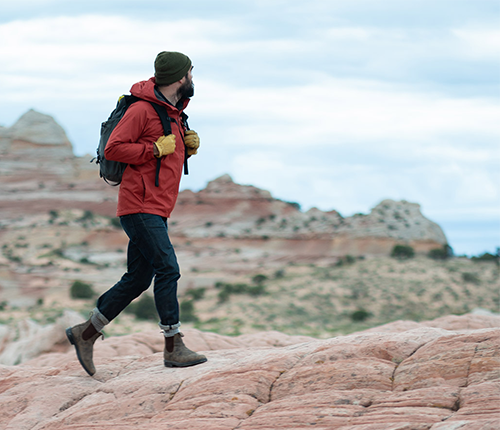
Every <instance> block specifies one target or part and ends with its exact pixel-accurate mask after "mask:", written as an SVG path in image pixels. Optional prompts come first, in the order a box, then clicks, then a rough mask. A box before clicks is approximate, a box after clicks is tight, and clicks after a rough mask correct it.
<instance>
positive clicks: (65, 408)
mask: <svg viewBox="0 0 500 430" xmlns="http://www.w3.org/2000/svg"><path fill="white" fill-rule="evenodd" d="M499 319H500V318H499V317H496V316H489V317H488V316H477V315H465V316H461V317H444V318H442V319H439V320H436V321H434V322H429V323H426V324H417V323H414V324H412V325H411V326H409V325H408V324H407V323H406V322H400V323H392V324H391V325H388V326H383V327H380V329H379V330H376V329H372V330H370V331H366V332H362V333H355V334H352V335H349V336H340V337H336V338H332V339H326V340H318V339H310V338H309V339H308V338H303V337H302V338H294V337H291V336H284V335H280V334H279V333H259V334H258V335H247V336H240V337H237V338H225V337H223V336H218V335H215V334H211V333H202V332H199V331H196V330H188V331H186V343H187V344H188V346H190V347H191V348H193V349H196V350H203V351H205V352H206V354H207V356H208V362H207V363H205V364H203V365H199V366H195V367H192V368H186V369H167V368H165V367H163V365H162V353H161V348H162V340H161V336H160V334H159V333H153V332H151V333H150V332H148V333H141V334H134V335H130V336H124V337H114V338H108V339H106V340H104V341H103V342H100V341H99V342H98V343H97V344H96V358H95V361H96V365H97V369H98V371H97V373H96V375H95V377H94V378H91V377H89V376H87V375H86V373H85V372H84V371H83V369H82V368H81V367H80V365H79V364H78V362H77V361H76V358H75V357H74V353H73V351H71V350H70V351H68V352H66V353H51V354H44V355H42V356H40V357H38V358H36V359H33V360H30V361H28V362H26V363H24V364H22V365H19V366H0V429H2V430H4V429H5V430H11V429H12V430H13V429H15V430H25V429H26V430H27V429H30V430H59V429H60V430H62V429H64V430H70V429H71V430H76V429H82V430H83V429H91V428H99V429H113V430H114V429H126V430H128V429H130V430H132V429H134V430H146V429H147V430H155V429H165V428H168V429H178V430H180V429H192V430H196V429H204V430H206V429H209V430H218V429H220V430H223V429H224V430H225V429H241V430H257V429H306V428H315V429H322V430H327V429H342V430H348V429H349V430H375V429H380V430H382V429H384V430H386V429H389V430H391V429H392V430H403V429H405V430H420V429H421V430H424V429H431V430H455V429H463V430H465V429H468V430H473V429H483V430H485V429H490V430H493V429H497V428H499V424H500V410H499V406H500V322H499ZM450 327H453V328H452V329H451V328H450Z"/></svg>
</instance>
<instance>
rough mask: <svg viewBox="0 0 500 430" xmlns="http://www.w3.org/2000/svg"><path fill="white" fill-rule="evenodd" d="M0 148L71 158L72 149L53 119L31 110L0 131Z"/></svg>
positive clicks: (8, 150)
mask: <svg viewBox="0 0 500 430" xmlns="http://www.w3.org/2000/svg"><path fill="white" fill-rule="evenodd" d="M0 140H1V143H0V148H3V150H4V151H5V152H9V153H16V154H27V155H31V156H33V153H34V152H35V153H36V152H39V151H43V154H45V156H49V155H50V156H56V157H57V158H62V157H73V147H72V145H71V143H70V141H69V139H68V137H67V136H66V133H65V132H64V130H63V128H62V127H61V126H60V125H59V124H58V123H57V122H56V121H54V119H53V118H52V117H51V116H49V115H45V114H42V113H40V112H37V111H35V110H33V109H31V110H29V111H28V112H26V113H25V114H24V115H23V116H21V118H19V119H18V120H17V122H16V123H15V124H14V125H13V126H12V127H10V128H7V129H5V128H3V129H2V130H0Z"/></svg>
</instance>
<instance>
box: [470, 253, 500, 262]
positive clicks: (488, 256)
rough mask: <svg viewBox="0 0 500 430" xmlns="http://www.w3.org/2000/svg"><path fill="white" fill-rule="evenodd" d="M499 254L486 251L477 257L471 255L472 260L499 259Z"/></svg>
mask: <svg viewBox="0 0 500 430" xmlns="http://www.w3.org/2000/svg"><path fill="white" fill-rule="evenodd" d="M498 258H499V256H498V255H493V254H490V253H489V252H485V253H484V254H481V255H479V256H477V257H471V260H472V261H498Z"/></svg>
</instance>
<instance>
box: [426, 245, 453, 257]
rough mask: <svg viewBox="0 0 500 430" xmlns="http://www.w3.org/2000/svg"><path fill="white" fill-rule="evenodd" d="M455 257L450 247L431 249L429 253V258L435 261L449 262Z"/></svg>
mask: <svg viewBox="0 0 500 430" xmlns="http://www.w3.org/2000/svg"><path fill="white" fill-rule="evenodd" d="M452 256H453V249H451V246H450V245H448V244H447V245H443V246H442V247H441V248H434V249H431V250H430V251H429V252H428V253H427V257H429V258H432V259H433V260H447V259H448V258H450V257H452Z"/></svg>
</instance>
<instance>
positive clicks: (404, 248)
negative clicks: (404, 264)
mask: <svg viewBox="0 0 500 430" xmlns="http://www.w3.org/2000/svg"><path fill="white" fill-rule="evenodd" d="M414 256H415V250H414V249H413V248H412V247H411V246H409V245H394V248H392V252H391V257H394V258H399V259H404V258H413V257H414Z"/></svg>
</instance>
